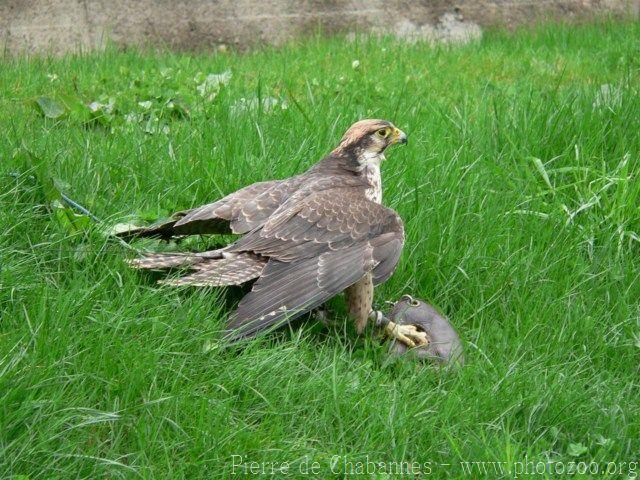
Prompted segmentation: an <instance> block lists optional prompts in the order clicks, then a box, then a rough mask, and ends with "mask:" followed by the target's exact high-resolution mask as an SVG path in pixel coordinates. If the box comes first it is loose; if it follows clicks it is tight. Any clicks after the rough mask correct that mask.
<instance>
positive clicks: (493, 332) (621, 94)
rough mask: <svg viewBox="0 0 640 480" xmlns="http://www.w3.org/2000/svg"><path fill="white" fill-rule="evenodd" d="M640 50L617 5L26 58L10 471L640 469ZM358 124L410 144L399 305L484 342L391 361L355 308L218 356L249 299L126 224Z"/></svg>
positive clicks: (275, 473)
mask: <svg viewBox="0 0 640 480" xmlns="http://www.w3.org/2000/svg"><path fill="white" fill-rule="evenodd" d="M356 59H357V60H359V62H360V64H359V67H357V68H354V66H353V65H352V62H353V61H354V60H356ZM639 59H640V24H639V23H615V22H602V23H598V24H591V25H583V26H565V25H545V26H540V27H536V28H534V29H532V30H521V31H517V32H515V33H506V32H500V31H494V32H488V33H487V34H486V35H485V37H484V39H483V40H482V41H480V42H479V43H474V44H470V45H467V46H463V47H454V48H448V47H444V46H441V47H437V48H431V47H429V46H427V45H423V44H416V45H407V44H402V43H398V42H395V41H393V40H392V39H359V40H358V41H356V42H355V43H345V42H344V41H343V40H341V39H311V40H308V41H305V42H304V43H300V44H292V45H289V46H286V47H284V48H282V49H279V50H270V49H265V50H262V51H258V52H254V53H248V54H244V55H237V54H233V53H218V54H211V55H205V54H178V53H170V52H146V53H142V52H138V51H126V52H118V51H116V50H115V49H109V50H107V51H106V52H104V53H94V54H86V55H69V56H66V57H63V58H58V59H53V58H17V59H9V58H4V59H3V60H2V61H1V65H0V90H1V91H2V92H3V95H2V98H1V99H0V174H1V178H0V212H1V216H0V229H1V230H2V235H1V236H0V261H1V264H2V270H1V271H0V309H1V310H0V312H1V315H2V317H1V320H0V478H16V479H22V480H24V479H26V478H29V479H32V480H33V479H45V478H46V479H49V478H172V479H173V478H207V479H211V478H227V477H229V476H231V475H232V474H234V473H235V474H237V475H246V476H251V475H252V473H253V472H260V473H263V474H264V475H265V476H271V477H273V478H282V477H288V478H301V477H305V476H306V477H309V478H327V477H330V476H336V477H343V476H347V477H357V476H358V473H359V472H361V471H362V468H366V466H367V465H366V462H367V461H369V462H381V463H377V464H376V465H375V466H374V467H371V466H369V468H370V470H369V472H370V473H371V472H375V474H374V476H375V475H377V478H388V477H387V476H386V474H389V473H391V474H392V475H389V477H392V476H394V475H393V474H394V473H395V472H396V471H397V470H395V471H394V468H396V469H397V468H399V467H398V463H399V462H409V463H411V462H418V463H419V464H420V465H419V467H418V470H420V471H421V472H422V473H423V475H426V474H428V473H431V475H432V476H434V477H435V478H443V477H452V478H492V479H493V478H516V477H517V476H518V473H519V472H520V473H523V469H524V467H525V466H526V467H527V469H528V471H529V472H531V468H534V467H532V466H529V465H525V464H524V463H522V462H535V466H537V468H538V469H540V468H543V467H544V465H547V466H548V467H547V468H550V469H552V468H556V470H555V471H556V472H557V471H558V470H557V469H558V468H560V467H562V466H564V467H565V468H566V472H569V471H570V469H571V468H574V470H575V472H574V473H576V475H575V477H576V478H589V477H590V475H591V474H585V475H579V474H578V473H577V472H578V471H581V470H579V469H578V468H579V465H580V463H579V462H585V463H584V465H587V466H590V468H591V469H592V470H591V471H592V472H593V469H594V468H596V467H597V468H599V469H600V470H599V474H598V475H593V477H594V478H596V477H597V478H601V477H604V478H607V475H602V473H603V472H605V473H606V471H607V470H608V472H609V474H610V475H608V476H609V477H610V478H617V477H618V476H619V475H618V474H621V476H629V477H630V478H635V476H636V470H637V461H638V460H640V441H639V439H640V420H639V419H640V391H639V387H638V378H639V377H638V374H639V373H640V368H639V364H640V362H639V360H640V348H639V347H640V320H639V318H640V301H639V299H640V281H639V279H638V272H639V267H640V260H639V259H638V258H639V257H638V253H639V245H638V241H639V240H640V239H639V236H638V235H640V182H639V179H638V175H639V174H640V167H639V166H638V161H639V155H640V134H639V132H640V96H639V95H638V89H639V80H640V60H639ZM226 70H229V71H230V72H231V73H232V77H231V79H230V80H229V81H228V82H227V80H228V79H225V78H221V77H210V78H209V80H207V79H206V76H207V75H208V74H210V73H222V72H224V71H226ZM225 82H227V83H226V84H225ZM198 86H200V89H199V90H198V88H197V87H198ZM241 98H244V99H245V100H244V101H242V100H240V99H241ZM38 99H40V102H39V103H40V106H39V107H37V108H36V107H35V103H34V102H37V101H38ZM171 100H173V102H172V101H171ZM91 102H97V103H96V104H94V105H93V107H92V108H91V109H89V108H87V107H86V105H88V104H90V103H91ZM274 105H275V106H274ZM283 107H285V108H283ZM43 115H44V118H43ZM48 117H51V118H48ZM361 117H381V118H386V119H390V120H392V121H394V123H395V124H396V125H398V126H399V127H400V128H402V129H403V130H405V131H406V132H407V133H408V134H409V138H410V142H409V145H408V147H407V148H402V149H401V148H397V149H394V150H393V151H390V152H389V154H388V155H387V158H388V160H387V162H386V163H385V165H384V168H383V177H384V183H385V200H384V202H385V203H386V204H387V205H389V206H392V207H394V208H395V209H397V210H398V212H399V213H400V214H401V215H402V217H403V218H404V220H405V224H406V232H407V242H406V246H405V251H404V254H403V257H402V260H401V263H400V265H399V268H398V270H397V272H396V274H395V275H394V277H393V278H392V279H391V280H390V281H389V282H388V283H387V284H385V285H384V287H382V288H380V289H379V290H378V291H377V300H378V301H379V302H380V303H382V301H384V300H391V299H396V298H398V297H399V296H400V295H401V294H403V293H407V292H409V293H412V294H413V295H415V296H418V297H421V298H424V299H427V300H428V301H430V302H432V303H433V304H435V305H437V306H438V307H439V308H440V309H442V310H443V311H444V312H445V313H446V314H447V315H448V316H449V317H450V318H451V320H452V322H453V323H454V325H455V326H456V327H457V329H458V330H459V332H460V334H461V336H462V337H463V339H464V340H465V345H466V355H467V365H466V366H465V367H464V368H463V369H462V370H460V371H456V372H448V373H446V372H442V373H437V372H434V371H433V370H431V369H430V368H427V367H420V366H419V365H417V364H415V363H414V362H412V361H410V360H406V361H405V360H393V359H390V358H388V356H387V355H386V348H387V347H386V346H385V345H381V344H380V341H379V340H378V339H376V338H375V337H374V336H373V335H372V332H368V335H366V336H364V337H362V338H357V337H356V335H355V334H354V332H353V330H352V329H351V327H348V326H344V323H345V322H343V321H342V320H341V318H342V317H341V316H340V315H338V317H339V318H338V326H337V327H335V328H333V329H329V330H327V329H324V328H321V327H320V326H318V325H314V324H313V323H306V324H303V325H300V326H296V327H295V328H292V329H290V330H288V331H287V330H285V331H284V332H283V333H282V334H280V335H276V336H271V337H268V338H263V339H260V340H257V341H255V342H253V343H251V344H250V345H249V346H248V347H247V348H246V349H244V350H242V351H239V352H221V351H219V350H215V349H214V350H212V351H209V352H205V350H206V349H205V348H204V346H205V345H207V344H208V343H210V342H211V341H212V340H215V338H216V333H215V332H216V331H217V330H218V329H219V328H220V326H221V324H222V322H224V320H225V316H226V315H227V313H228V312H229V311H230V308H231V307H232V305H231V299H229V296H228V295H227V293H228V292H224V291H221V290H180V289H178V290H174V289H170V288H159V287H156V286H155V285H154V284H153V283H152V282H151V281H150V279H149V278H147V277H145V276H141V275H139V274H138V273H136V272H134V271H131V270H129V269H128V268H127V267H126V265H125V263H124V261H123V259H125V258H127V257H128V256H130V255H131V252H130V251H129V250H128V249H127V248H125V247H123V246H122V245H121V244H119V243H117V242H114V241H113V240H111V239H109V238H107V237H106V236H105V235H104V234H103V233H102V230H103V225H111V224H114V223H117V222H120V221H128V220H131V219H136V220H140V219H146V220H152V219H154V218H158V217H162V216H163V215H166V214H167V213H170V212H172V211H175V210H178V209H183V208H188V207H191V206H195V205H199V204H202V203H205V202H208V201H211V200H212V199H215V198H217V197H219V196H221V195H223V194H224V193H227V192H230V191H232V190H234V189H236V188H238V187H240V186H243V185H245V184H248V183H250V182H253V181H258V180H263V179H267V178H274V177H275V178H280V177H284V176H288V175H291V174H294V173H296V172H300V171H302V170H303V169H305V168H306V167H308V166H309V165H311V164H312V163H314V162H315V161H316V160H318V159H319V158H320V157H321V156H322V155H323V154H324V153H326V152H328V151H329V150H330V149H331V148H332V147H333V146H334V145H335V144H336V142H337V140H338V139H339V137H340V135H341V134H342V132H343V131H344V130H345V129H346V127H347V126H348V125H350V124H351V123H352V122H353V121H355V120H357V119H359V118H361ZM60 190H62V191H64V193H66V194H67V195H68V196H70V197H71V198H73V199H74V200H76V201H78V202H79V203H81V204H82V205H84V206H86V207H88V209H89V210H90V211H91V212H92V213H94V214H95V215H96V216H97V217H99V218H100V219H101V220H102V223H101V224H100V225H94V224H92V223H90V222H88V221H87V219H86V218H84V217H80V216H72V215H71V211H70V210H68V209H65V208H62V205H61V204H60V203H58V202H56V200H59V198H58V197H59V193H58V192H59V191H60ZM197 242H200V243H202V242H203V240H197ZM142 246H144V247H149V248H161V247H160V246H158V245H156V244H155V243H154V242H148V243H146V244H142ZM188 246H191V247H193V246H195V245H193V244H191V245H186V246H185V245H179V246H175V245H169V246H168V247H167V246H164V247H162V248H186V247H188ZM335 304H336V306H337V308H338V311H339V312H340V311H341V310H340V308H341V304H340V302H339V301H337V302H335ZM234 455H241V456H242V462H243V463H244V466H243V467H238V466H237V465H236V466H234V462H235V463H236V464H237V463H239V462H240V459H239V458H238V457H233V456H234ZM482 461H485V462H490V463H487V464H480V463H479V464H466V463H464V462H482ZM247 462H277V463H280V464H279V465H271V466H269V465H266V466H265V465H262V466H256V465H253V464H249V463H247ZM281 462H289V470H288V473H285V472H283V471H282V470H281V469H282V468H284V467H283V465H282V464H281ZM313 462H318V463H317V468H316V467H315V465H314V464H313ZM358 462H365V464H364V467H363V466H362V465H360V466H359V464H358ZM391 462H396V464H395V467H394V464H393V463H391ZM491 462H495V463H491ZM519 462H520V463H519ZM537 462H542V463H541V464H538V463H537ZM558 462H559V463H558ZM570 462H578V463H574V464H573V465H574V467H571V463H570ZM590 462H595V463H593V464H591V463H590ZM609 462H611V463H609ZM633 462H636V463H633ZM305 465H306V470H305ZM540 465H543V467H540ZM593 465H595V467H594V466H593ZM400 468H404V467H400ZM412 468H413V467H412ZM252 469H253V470H252ZM372 469H373V470H372ZM404 471H405V473H406V468H405V470H404ZM413 471H414V473H415V472H417V470H415V469H414V470H413ZM539 471H540V470H539ZM305 473H306V474H307V475H305ZM416 475H417V474H416ZM412 476H413V474H410V475H407V477H412ZM418 476H419V475H418ZM521 476H522V475H521ZM555 476H558V475H552V474H550V473H543V474H540V475H538V477H539V478H545V477H547V478H551V477H555Z"/></svg>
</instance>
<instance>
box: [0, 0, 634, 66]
mask: <svg viewBox="0 0 640 480" xmlns="http://www.w3.org/2000/svg"><path fill="white" fill-rule="evenodd" d="M639 11H640V0H415V1H409V0H369V1H365V0H301V1H294V0H236V1H232V0H173V1H171V0H0V43H1V44H2V46H3V47H4V50H5V51H8V52H9V53H13V54H17V53H37V52H47V51H51V52H54V53H61V52H65V51H73V50H77V49H79V48H81V49H93V48H100V47H101V46H103V45H104V44H105V41H106V40H107V39H111V40H112V41H113V42H115V43H116V44H118V45H122V46H126V45H163V46H168V47H171V48H176V49H186V50H192V49H207V48H216V47H218V46H220V45H231V46H236V47H240V48H244V47H248V46H252V45H261V44H265V43H268V44H276V45H277V44H280V43H282V42H284V41H286V40H289V39H291V38H296V37H299V36H301V35H305V34H308V33H309V32H315V31H317V30H318V29H321V30H322V31H323V32H326V33H328V34H336V33H349V32H355V31H361V32H366V31H371V30H376V31H381V30H384V31H387V30H388V31H390V32H394V33H396V34H398V35H402V36H413V37H415V36H427V37H429V38H434V39H436V40H439V39H444V40H447V39H448V37H447V36H448V35H449V36H450V35H453V36H454V37H455V35H460V34H462V36H465V35H466V33H465V32H468V34H469V35H471V36H475V35H477V34H478V32H479V30H480V28H481V27H484V26H489V25H501V26H508V27H511V26H516V25H521V24H526V23H531V22H535V21H538V20H542V19H547V18H553V19H561V20H564V19H566V20H580V19H585V18H591V17H594V16H598V15H604V14H614V15H616V16H635V17H637V16H638V13H639ZM465 29H466V30H465ZM451 32H453V33H451ZM453 39H455V38H453Z"/></svg>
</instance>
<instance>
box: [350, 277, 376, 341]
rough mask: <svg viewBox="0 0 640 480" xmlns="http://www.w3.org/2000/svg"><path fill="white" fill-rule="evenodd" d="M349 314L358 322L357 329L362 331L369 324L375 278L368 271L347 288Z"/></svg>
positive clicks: (359, 331)
mask: <svg viewBox="0 0 640 480" xmlns="http://www.w3.org/2000/svg"><path fill="white" fill-rule="evenodd" d="M345 293H346V295H347V309H348V311H349V316H350V317H351V318H353V319H354V320H355V322H356V331H357V332H358V333H362V331H363V330H364V327H366V326H367V320H368V319H369V312H371V306H372V305H373V279H372V278H371V274H370V273H367V274H366V275H365V276H364V277H362V279H360V280H359V281H357V282H356V283H354V284H353V285H351V286H350V287H349V288H347V289H346V290H345Z"/></svg>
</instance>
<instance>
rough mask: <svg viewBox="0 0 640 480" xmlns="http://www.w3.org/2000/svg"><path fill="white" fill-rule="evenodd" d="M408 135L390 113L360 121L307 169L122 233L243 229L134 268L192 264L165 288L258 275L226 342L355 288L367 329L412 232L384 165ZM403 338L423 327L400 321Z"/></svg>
mask: <svg viewBox="0 0 640 480" xmlns="http://www.w3.org/2000/svg"><path fill="white" fill-rule="evenodd" d="M406 142H407V136H406V135H405V134H404V132H402V131H400V130H399V129H397V128H396V127H395V126H394V125H393V124H391V123H390V122H387V121H384V120H361V121H359V122H357V123H355V124H353V125H352V126H351V127H350V128H349V129H348V130H347V131H346V133H345V134H344V136H343V137H342V140H340V144H339V145H338V146H337V147H336V148H335V149H334V150H333V151H332V152H331V153H330V154H329V155H327V156H326V157H325V158H323V159H322V160H321V161H320V162H318V163H317V164H315V165H314V166H313V167H311V168H310V169H309V170H307V171H306V172H305V173H302V174H300V175H296V176H294V177H291V178H288V179H285V180H272V181H267V182H259V183H254V184H253V185H249V186H247V187H245V188H242V189H240V190H238V191H237V192H234V193H232V194H230V195H227V196H226V197H224V198H222V199H221V200H218V201H217V202H214V203H210V204H207V205H204V206H202V207H199V208H195V209H192V210H187V211H182V212H177V213H175V214H174V215H173V216H172V217H171V220H169V221H167V222H164V223H161V224H158V225H155V226H151V227H147V228H138V229H134V230H129V231H127V232H124V233H123V234H121V236H123V237H125V238H132V237H160V238H165V239H168V238H171V237H180V236H184V235H196V234H216V233H217V234H221V233H236V234H244V236H243V237H241V238H240V239H238V240H237V241H236V242H234V243H232V244H230V245H228V246H226V247H224V248H221V249H218V250H213V251H207V252H202V253H153V254H147V255H144V256H143V257H141V258H137V259H134V260H132V261H130V264H131V265H132V266H133V267H135V268H144V269H164V268H173V267H188V268H189V269H190V273H189V274H187V275H186V276H183V277H180V278H175V279H173V278H172V279H167V280H161V281H160V282H161V283H163V284H165V285H174V286H175V285H194V286H222V285H240V284H242V283H245V282H249V281H252V280H255V282H254V283H253V287H252V289H251V291H250V292H249V293H248V294H247V295H245V296H244V298H243V299H242V300H241V301H240V303H239V305H238V308H237V310H236V311H235V312H234V313H233V314H232V315H231V317H230V319H229V322H228V329H227V332H226V335H225V337H226V339H228V340H239V339H242V338H250V337H252V336H254V335H256V334H257V333H259V332H261V331H263V330H265V329H267V328H269V327H272V326H276V325H280V324H282V323H284V322H286V321H287V320H292V319H294V318H296V317H298V316H300V315H301V314H303V313H305V312H309V311H311V310H312V309H314V308H316V307H319V306H320V305H322V304H323V303H324V302H326V301H327V300H329V299H331V298H332V297H334V296H335V295H337V294H338V293H340V292H342V291H344V292H346V297H347V305H348V311H349V315H350V316H351V317H353V318H354V319H355V322H356V328H357V331H358V333H360V332H362V330H363V329H364V327H365V326H366V323H367V318H368V316H369V314H370V312H371V308H372V301H373V287H374V285H378V284H380V283H382V282H384V281H386V280H387V279H388V278H389V277H390V276H391V274H392V273H393V271H394V270H395V268H396V265H397V264H398V259H399V258H400V253H401V252H402V247H403V243H404V229H403V226H402V220H401V219H400V217H399V216H398V214H397V213H396V212H395V211H393V210H391V209H389V208H387V207H384V206H382V205H381V204H380V202H381V200H382V185H381V179H380V164H381V163H382V161H383V160H384V159H385V157H384V151H385V149H386V148H387V147H388V146H389V145H393V144H396V143H399V144H403V143H406ZM394 335H395V336H396V337H397V338H398V339H400V340H401V341H403V342H405V343H407V344H409V345H410V346H414V345H415V344H416V343H418V344H419V343H423V340H424V339H423V335H421V332H418V331H416V329H415V328H414V327H413V326H411V325H406V326H400V327H399V328H398V329H397V330H396V331H395V332H394Z"/></svg>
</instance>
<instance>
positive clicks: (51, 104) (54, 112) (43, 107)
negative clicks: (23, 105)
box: [34, 97, 65, 119]
mask: <svg viewBox="0 0 640 480" xmlns="http://www.w3.org/2000/svg"><path fill="white" fill-rule="evenodd" d="M34 104H35V107H36V110H37V111H38V112H39V113H40V114H41V115H42V116H44V117H46V118H53V119H56V118H60V117H62V116H63V115H64V114H65V110H64V107H63V106H62V105H60V104H59V103H58V102H56V101H55V100H54V99H52V98H49V97H38V98H37V99H36V100H35V103H34Z"/></svg>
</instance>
